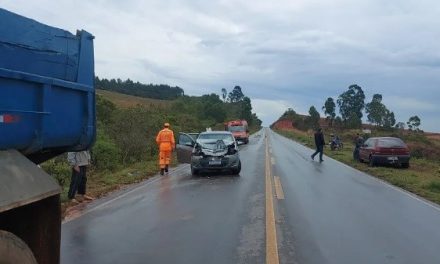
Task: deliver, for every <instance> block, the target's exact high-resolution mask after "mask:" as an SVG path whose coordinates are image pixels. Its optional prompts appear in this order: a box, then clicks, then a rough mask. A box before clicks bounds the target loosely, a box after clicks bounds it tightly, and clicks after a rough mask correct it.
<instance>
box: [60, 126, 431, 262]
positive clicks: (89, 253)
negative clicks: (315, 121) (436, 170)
mask: <svg viewBox="0 0 440 264" xmlns="http://www.w3.org/2000/svg"><path fill="white" fill-rule="evenodd" d="M266 134H267V138H266V137H265V135H266ZM311 152H312V151H311V150H310V149H307V148H305V147H303V146H301V145H299V144H297V143H295V142H293V141H291V140H288V139H286V138H284V137H282V136H279V135H277V134H275V133H273V132H271V131H270V130H268V129H267V130H265V131H260V133H258V134H257V135H254V136H252V137H251V140H250V143H249V144H248V145H245V146H242V147H241V150H240V153H241V159H242V165H243V166H242V172H241V173H240V176H232V175H222V174H209V175H206V176H198V177H193V176H191V175H190V170H189V166H187V165H180V166H178V167H177V168H175V169H173V170H172V171H171V172H170V174H169V175H166V176H162V177H159V176H158V177H154V178H152V179H150V180H148V181H146V182H144V183H141V184H139V185H136V186H133V187H131V188H129V189H128V190H124V191H120V192H118V193H114V194H112V195H111V196H109V197H107V198H105V199H102V200H99V201H95V202H93V203H91V204H89V205H88V206H87V208H86V209H85V210H84V212H83V213H82V215H81V216H79V217H76V218H74V219H71V220H69V221H68V222H65V223H64V224H63V227H62V243H61V259H62V262H61V263H63V264H64V263H66V264H68V263H75V264H78V263H94V264H96V263H304V264H307V263H319V264H321V263H337V264H344V263H348V264H351V263H411V264H413V263H429V264H430V263H432V264H438V263H440V207H438V206H436V205H433V204H431V203H429V202H426V201H424V200H422V199H420V198H418V197H416V196H414V195H411V194H408V193H407V192H404V191H402V190H400V189H398V188H395V187H392V186H391V185H388V184H385V183H383V182H381V181H379V180H377V179H375V178H373V177H371V176H368V175H366V174H364V173H362V172H359V171H357V170H354V169H352V168H349V167H347V166H345V165H343V164H341V163H339V162H336V161H334V160H331V159H329V158H326V157H324V159H325V161H324V162H323V163H319V162H314V161H311V159H310V154H311Z"/></svg>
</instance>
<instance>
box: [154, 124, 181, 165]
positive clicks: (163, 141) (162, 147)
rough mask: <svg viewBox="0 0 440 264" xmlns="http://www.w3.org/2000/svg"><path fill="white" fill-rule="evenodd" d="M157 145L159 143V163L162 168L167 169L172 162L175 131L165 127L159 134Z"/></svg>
mask: <svg viewBox="0 0 440 264" xmlns="http://www.w3.org/2000/svg"><path fill="white" fill-rule="evenodd" d="M156 142H157V145H159V165H160V168H161V169H165V167H166V166H167V165H169V164H170V159H171V152H172V151H173V149H174V147H175V145H176V143H175V141H174V133H173V131H172V130H171V129H169V128H164V129H162V130H161V131H159V133H158V134H157V137H156Z"/></svg>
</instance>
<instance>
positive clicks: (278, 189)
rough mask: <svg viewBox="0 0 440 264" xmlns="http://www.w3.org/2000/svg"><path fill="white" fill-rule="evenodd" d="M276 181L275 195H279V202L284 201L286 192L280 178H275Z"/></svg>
mask: <svg viewBox="0 0 440 264" xmlns="http://www.w3.org/2000/svg"><path fill="white" fill-rule="evenodd" d="M274 179H275V194H276V195H277V198H278V200H284V191H283V186H281V181H280V177H278V176H274Z"/></svg>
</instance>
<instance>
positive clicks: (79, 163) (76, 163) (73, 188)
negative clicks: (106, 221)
mask: <svg viewBox="0 0 440 264" xmlns="http://www.w3.org/2000/svg"><path fill="white" fill-rule="evenodd" d="M67 161H68V162H69V164H70V166H72V178H71V181H70V187H69V193H68V198H69V199H70V200H71V201H72V202H82V201H83V200H84V199H86V200H93V198H92V197H90V196H87V195H86V184H87V175H86V168H87V166H88V165H89V164H90V153H89V151H87V150H86V151H80V152H68V153H67ZM76 193H78V195H77V196H76Z"/></svg>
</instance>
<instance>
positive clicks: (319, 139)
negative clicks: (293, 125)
mask: <svg viewBox="0 0 440 264" xmlns="http://www.w3.org/2000/svg"><path fill="white" fill-rule="evenodd" d="M315 145H316V151H315V153H313V154H312V156H311V157H312V160H314V159H315V156H316V155H317V154H318V153H319V162H323V159H322V155H323V153H324V146H325V140H324V134H322V129H321V128H318V130H317V131H316V132H315Z"/></svg>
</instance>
